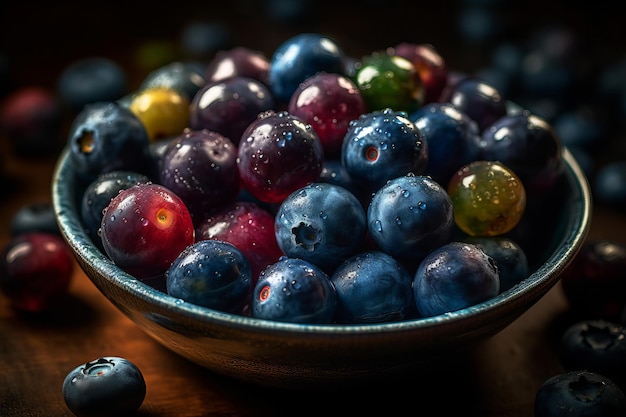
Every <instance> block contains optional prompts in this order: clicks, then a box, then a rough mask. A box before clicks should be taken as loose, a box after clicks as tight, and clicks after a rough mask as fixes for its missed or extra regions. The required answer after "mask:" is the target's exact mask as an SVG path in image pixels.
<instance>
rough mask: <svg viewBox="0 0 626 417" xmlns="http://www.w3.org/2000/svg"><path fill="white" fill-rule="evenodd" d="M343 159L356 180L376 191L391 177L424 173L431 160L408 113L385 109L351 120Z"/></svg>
mask: <svg viewBox="0 0 626 417" xmlns="http://www.w3.org/2000/svg"><path fill="white" fill-rule="evenodd" d="M341 162H342V164H343V165H344V166H345V168H346V171H348V173H349V174H350V176H351V177H352V178H353V179H354V181H355V182H357V183H359V184H360V185H361V186H362V187H364V188H365V189H367V190H368V191H370V192H375V191H376V190H378V189H379V188H380V187H382V186H383V185H384V184H385V183H386V182H387V181H388V180H390V179H392V178H396V177H399V176H402V175H406V174H408V173H412V174H414V175H421V174H422V173H423V172H424V170H425V169H426V165H427V164H428V146H427V143H426V141H425V140H424V138H423V137H422V134H421V132H420V131H419V129H418V128H417V126H415V124H414V123H413V122H412V121H411V120H410V119H409V118H408V115H407V113H405V112H398V111H393V110H391V109H384V110H380V111H374V112H371V113H367V114H363V115H361V116H360V117H359V118H358V119H356V120H353V121H352V122H351V123H350V127H349V128H348V131H347V132H346V135H345V137H344V141H343V145H342V148H341Z"/></svg>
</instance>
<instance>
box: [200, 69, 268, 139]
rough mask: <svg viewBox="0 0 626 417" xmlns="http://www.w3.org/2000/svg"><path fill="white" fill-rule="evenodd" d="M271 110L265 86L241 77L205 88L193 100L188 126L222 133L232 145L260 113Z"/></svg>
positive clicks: (210, 84) (211, 84) (208, 85)
mask: <svg viewBox="0 0 626 417" xmlns="http://www.w3.org/2000/svg"><path fill="white" fill-rule="evenodd" d="M273 108H274V99H273V97H272V94H271V93H270V91H269V89H268V88H267V86H266V85H265V84H263V83H262V82H260V81H257V80H255V79H252V78H247V77H243V76H237V77H231V78H228V79H226V80H223V81H219V82H214V83H209V84H206V85H205V86H204V87H202V88H201V89H200V90H199V91H198V93H196V95H195V96H194V97H193V100H192V101H191V105H190V117H189V126H190V127H191V129H194V130H201V129H208V130H211V131H214V132H217V133H221V134H222V135H224V136H226V137H227V138H228V139H230V140H231V141H232V142H233V143H234V144H235V145H238V144H239V142H240V140H241V135H242V134H243V132H244V130H246V128H247V127H248V125H249V124H250V123H252V122H253V121H254V120H255V119H256V117H257V116H258V114H259V113H262V112H264V111H267V110H271V109H273Z"/></svg>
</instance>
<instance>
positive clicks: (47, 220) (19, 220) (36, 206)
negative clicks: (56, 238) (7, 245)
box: [10, 201, 61, 236]
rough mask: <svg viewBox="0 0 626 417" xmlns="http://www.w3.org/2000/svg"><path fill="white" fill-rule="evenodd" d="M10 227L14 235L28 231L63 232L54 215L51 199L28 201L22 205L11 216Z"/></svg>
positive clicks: (57, 233) (58, 233)
mask: <svg viewBox="0 0 626 417" xmlns="http://www.w3.org/2000/svg"><path fill="white" fill-rule="evenodd" d="M10 229H11V235H12V236H17V235H19V234H22V233H27V232H44V233H52V234H56V235H60V234H61V232H60V230H59V225H58V224H57V221H56V218H55V217H54V208H53V207H52V203H50V202H49V201H40V202H34V203H28V204H25V205H23V206H21V207H20V208H19V209H18V210H17V212H15V214H14V215H13V217H12V218H11V224H10Z"/></svg>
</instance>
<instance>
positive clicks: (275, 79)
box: [269, 33, 344, 103]
mask: <svg viewBox="0 0 626 417" xmlns="http://www.w3.org/2000/svg"><path fill="white" fill-rule="evenodd" d="M343 57H344V52H343V50H342V49H341V47H340V46H339V45H338V44H337V43H336V42H335V41H334V40H333V39H331V38H329V37H327V36H324V35H321V34H318V33H301V34H298V35H296V36H294V37H292V38H289V39H287V40H286V41H284V42H283V43H282V44H281V45H279V46H278V48H276V50H275V51H274V53H273V55H272V57H271V58H270V70H269V83H270V90H271V91H272V94H273V96H274V98H275V99H276V100H277V101H279V102H282V103H288V102H289V100H290V99H291V95H292V94H293V93H294V92H295V91H296V89H297V88H298V86H299V85H300V83H301V82H303V81H304V80H305V79H306V78H308V77H310V76H312V75H315V74H316V73H318V72H329V73H339V74H340V73H342V70H343Z"/></svg>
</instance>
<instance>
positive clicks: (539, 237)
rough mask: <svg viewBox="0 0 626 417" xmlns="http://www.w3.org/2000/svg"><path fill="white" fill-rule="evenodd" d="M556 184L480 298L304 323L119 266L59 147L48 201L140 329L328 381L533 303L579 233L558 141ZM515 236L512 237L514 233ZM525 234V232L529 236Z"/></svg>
mask: <svg viewBox="0 0 626 417" xmlns="http://www.w3.org/2000/svg"><path fill="white" fill-rule="evenodd" d="M563 160H564V164H565V169H564V173H563V179H562V181H561V183H560V184H559V185H558V187H557V188H558V192H556V193H554V192H551V193H550V197H546V201H541V202H540V204H538V206H541V208H540V209H539V213H540V214H541V216H540V217H541V221H540V224H534V223H533V227H530V228H527V229H526V232H525V234H524V233H522V235H524V236H526V237H524V239H528V238H530V240H529V244H528V246H527V247H528V248H533V250H532V253H530V254H528V255H529V261H530V263H531V271H532V273H531V274H530V276H529V277H528V278H527V279H525V280H523V281H522V282H520V283H519V284H517V285H516V286H514V287H513V288H511V289H510V290H507V291H505V292H503V293H501V294H500V295H498V296H497V297H495V298H493V299H490V300H488V301H486V302H483V303H480V304H477V305H474V306H472V307H469V308H465V309H463V310H460V311H456V312H453V313H448V314H444V315H440V316H435V317H431V318H420V319H412V320H407V321H401V322H393V323H384V324H367V325H332V324H331V325H307V324H290V323H283V322H274V321H266V320H260V319H254V318H250V317H243V316H237V315H232V314H226V313H222V312H219V311H214V310H211V309H208V308H204V307H199V306H196V305H193V304H191V303H186V302H182V301H181V300H179V299H176V298H174V297H171V296H169V295H167V294H166V293H164V292H162V291H159V290H158V289H155V288H153V287H151V286H150V285H147V284H145V283H142V282H140V281H138V280H137V279H135V278H133V277H132V276H130V275H128V274H127V273H125V272H123V271H122V270H121V269H120V268H118V267H117V266H116V265H115V264H113V262H111V261H110V260H109V259H108V258H107V257H106V256H105V254H103V253H102V252H101V251H100V250H99V249H98V248H97V247H96V246H95V245H94V244H93V243H92V241H91V240H90V239H89V237H88V236H87V235H86V233H85V231H84V230H83V228H82V226H81V223H80V218H79V216H80V209H79V207H80V205H79V204H77V201H79V198H80V196H79V191H78V190H77V184H78V181H77V178H76V176H75V173H74V171H73V170H72V165H71V163H70V162H69V158H68V154H67V152H65V153H63V154H62V155H61V157H60V158H59V160H58V163H57V166H56V169H55V173H54V178H53V183H52V193H53V205H54V209H55V214H56V217H57V221H58V224H59V227H60V229H61V232H62V234H63V236H64V237H65V239H66V240H67V242H68V244H69V245H70V247H71V249H72V250H73V251H74V254H75V256H76V258H77V260H78V263H79V264H80V266H81V267H82V268H83V270H84V272H85V273H86V275H87V276H88V277H89V278H90V279H91V281H93V283H94V284H95V285H96V287H97V288H98V289H99V290H100V291H101V292H102V293H103V294H104V295H105V296H106V297H107V298H108V299H109V300H110V301H111V302H112V303H113V304H114V305H115V306H116V307H117V308H119V310H121V311H122V312H123V313H124V314H125V315H127V316H128V317H129V318H130V319H131V320H133V321H134V322H135V323H136V324H137V325H138V326H139V327H140V328H141V329H143V330H144V331H145V332H146V333H147V334H148V335H150V336H151V337H152V338H154V339H155V340H156V341H158V342H159V343H161V344H162V345H163V346H165V347H167V348H168V349H171V350H172V351H174V352H176V353H177V354H179V355H181V356H183V357H185V358H187V359H189V360H191V361H192V362H195V363H196V364H198V365H200V366H202V367H205V368H207V369H209V370H211V371H214V372H216V373H218V374H221V375H226V376H229V377H233V378H236V379H239V380H243V381H246V382H252V383H257V384H263V385H271V386H279V387H290V388H293V387H314V386H325V387H329V386H332V385H335V384H343V383H346V382H354V381H367V380H372V379H379V378H381V377H385V376H390V375H397V374H399V373H405V372H414V371H415V370H418V369H419V368H420V367H424V366H426V365H427V364H430V365H432V364H436V363H437V361H444V360H446V357H449V355H451V354H453V352H455V351H458V350H459V349H466V348H468V347H470V346H472V345H475V344H476V343H477V342H480V341H484V340H485V339H486V338H488V337H490V336H492V335H494V334H496V333H497V332H499V331H501V330H502V329H503V328H505V327H506V326H508V325H509V324H510V323H512V322H513V321H514V320H516V319H517V318H518V317H519V316H520V315H521V314H522V313H524V312H525V311H526V310H527V309H528V308H530V307H531V306H532V305H533V304H534V303H535V302H537V301H538V300H539V299H540V298H541V297H542V296H543V295H544V294H545V293H546V292H547V291H548V290H549V289H550V288H551V287H553V285H554V284H555V283H557V282H558V280H559V276H560V274H561V272H562V271H563V270H564V268H565V267H566V266H567V265H568V264H569V263H570V262H571V261H572V259H573V257H574V256H575V255H576V253H577V252H578V250H579V249H580V247H581V245H582V243H583V241H584V239H585V237H586V234H587V232H588V228H589V224H590V215H591V197H590V190H589V185H588V183H587V180H586V178H585V176H584V174H583V173H582V171H581V169H580V167H579V166H578V164H577V163H576V161H575V160H574V158H573V157H572V155H571V154H570V153H569V151H568V150H567V149H565V148H564V149H563ZM522 235H520V236H522ZM533 239H534V240H533Z"/></svg>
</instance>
